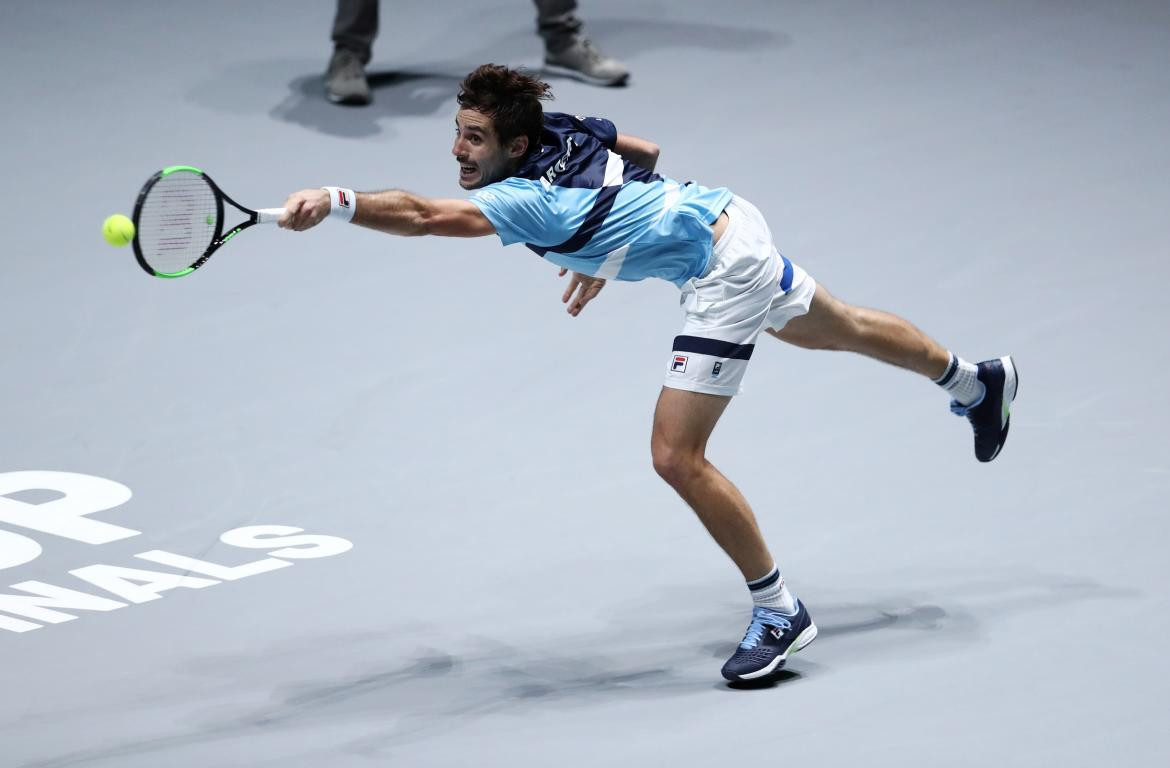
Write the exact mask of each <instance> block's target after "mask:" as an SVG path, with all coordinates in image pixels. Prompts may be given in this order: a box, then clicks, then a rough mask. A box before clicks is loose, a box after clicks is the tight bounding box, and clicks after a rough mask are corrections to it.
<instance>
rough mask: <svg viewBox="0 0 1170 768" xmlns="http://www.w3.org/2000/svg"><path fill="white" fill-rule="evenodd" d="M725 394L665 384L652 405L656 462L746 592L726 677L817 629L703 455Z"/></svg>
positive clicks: (760, 670) (736, 496)
mask: <svg viewBox="0 0 1170 768" xmlns="http://www.w3.org/2000/svg"><path fill="white" fill-rule="evenodd" d="M730 400H731V398H730V397H727V396H721V395H708V394H702V393H699V392H689V391H685V390H679V389H672V388H670V387H664V388H663V389H662V394H661V395H659V397H658V407H657V408H656V409H655V412H654V431H653V436H652V438H651V452H652V453H653V456H654V469H655V470H656V471H657V472H658V474H659V475H661V476H662V478H663V479H664V480H666V482H668V483H669V484H670V485H671V487H672V488H674V489H675V491H677V492H678V494H679V495H680V496H682V498H683V500H684V501H686V502H687V504H689V505H690V507H691V509H693V510H694V511H695V514H696V515H698V517H699V520H701V521H702V523H703V525H704V526H706V528H707V531H708V532H710V534H711V537H712V538H714V539H715V541H716V543H718V544H719V546H720V547H722V548H723V551H724V552H726V553H727V555H728V556H729V557H730V558H731V559H732V561H733V562H735V564H736V566H737V567H738V568H739V570H740V572H741V573H742V574H743V577H744V579H745V580H746V581H747V586H748V589H749V591H750V592H751V596H752V602H753V604H754V607H753V609H752V621H751V624H750V625H749V626H748V630H747V633H746V634H745V635H744V639H743V641H742V642H741V643H740V644H739V647H738V648H737V649H736V651H735V654H734V655H733V656H732V657H731V658H730V659H728V660H727V663H726V664H724V665H723V676H724V677H725V678H727V679H728V680H737V681H742V680H756V679H759V678H763V677H766V676H768V675H771V674H774V673H775V672H776V671H777V670H779V669H781V668H782V667H783V666H784V664H785V662H786V660H787V659H788V656H789V654H791V653H795V652H796V651H799V650H800V649H801V648H804V647H805V646H806V645H808V644H809V643H811V642H812V641H813V638H815V637H816V636H817V628H816V625H815V624H813V621H812V618H811V617H810V616H809V614H808V611H807V610H806V609H805V607H804V606H803V605H802V604H801V603H800V601H799V600H796V599H795V598H794V597H793V596H792V595H791V594H790V593H789V592H788V589H787V587H786V586H785V584H784V579H783V578H781V576H780V570H779V568H777V567H776V564H775V561H773V559H772V555H771V553H769V552H768V547H767V545H766V544H764V538H763V536H761V535H760V528H759V526H758V525H757V524H756V517H755V515H754V514H752V509H751V507H750V506H749V505H748V503H747V500H746V499H744V497H743V494H741V493H740V492H739V489H738V488H736V487H735V485H734V484H733V483H732V482H731V481H730V480H728V479H727V478H726V477H724V476H723V474H722V473H721V472H720V471H719V470H717V469H716V468H715V466H714V465H713V464H711V462H709V461H707V457H706V451H707V439H708V438H709V437H710V436H711V431H712V430H713V429H714V428H715V424H716V423H717V422H718V421H719V417H720V416H721V415H722V414H723V411H724V409H726V408H727V404H728V402H730Z"/></svg>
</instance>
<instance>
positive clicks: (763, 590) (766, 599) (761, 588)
mask: <svg viewBox="0 0 1170 768" xmlns="http://www.w3.org/2000/svg"><path fill="white" fill-rule="evenodd" d="M747 586H748V590H749V591H750V592H751V593H752V602H753V603H755V604H756V605H760V606H763V607H764V608H775V609H776V610H778V611H780V613H796V600H794V599H793V597H792V593H791V592H789V591H788V587H787V586H786V585H785V584H784V578H783V577H782V576H781V575H780V569H779V568H777V567H776V566H772V570H771V571H769V572H768V575H767V576H761V577H760V578H758V579H752V580H751V581H749V582H748V583H747Z"/></svg>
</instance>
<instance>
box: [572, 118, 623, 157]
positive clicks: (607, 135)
mask: <svg viewBox="0 0 1170 768" xmlns="http://www.w3.org/2000/svg"><path fill="white" fill-rule="evenodd" d="M574 118H575V119H576V121H577V123H578V125H580V127H581V130H583V131H585V133H588V134H589V135H590V136H592V137H593V138H595V139H597V140H598V141H600V142H601V143H602V144H604V145H605V146H606V148H607V149H613V148H614V145H615V144H616V143H617V126H615V125H614V124H613V123H612V122H610V121H609V120H606V119H605V118H604V117H581V116H580V115H574Z"/></svg>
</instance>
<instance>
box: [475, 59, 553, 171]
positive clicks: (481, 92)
mask: <svg viewBox="0 0 1170 768" xmlns="http://www.w3.org/2000/svg"><path fill="white" fill-rule="evenodd" d="M551 98H552V89H551V88H550V86H549V84H548V83H545V82H541V81H540V80H537V79H536V78H535V77H532V76H531V75H527V74H525V73H524V72H522V71H520V70H516V69H508V68H507V67H504V66H501V65H499V64H483V65H481V66H479V67H476V68H475V70H474V71H473V72H472V73H471V74H469V75H468V76H467V77H465V78H463V82H462V83H460V84H459V96H458V101H459V106H460V108H461V109H474V110H475V111H476V112H482V113H483V114H485V115H487V116H488V117H490V118H491V119H492V124H493V125H494V126H495V128H496V133H497V134H498V135H499V137H500V143H501V144H505V145H506V144H507V143H508V142H509V141H511V140H512V139H514V138H516V137H517V136H527V137H528V151H529V152H531V151H533V150H534V149H536V148H537V147H539V146H540V132H541V129H542V128H543V126H544V111H543V110H542V109H541V107H540V102H541V100H543V99H551Z"/></svg>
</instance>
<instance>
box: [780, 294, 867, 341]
mask: <svg viewBox="0 0 1170 768" xmlns="http://www.w3.org/2000/svg"><path fill="white" fill-rule="evenodd" d="M767 330H768V333H770V334H772V335H773V336H775V337H776V338H778V339H780V340H781V341H786V342H788V343H789V344H795V345H796V346H798V347H804V348H806V349H844V348H848V347H849V346H850V341H851V340H852V339H853V338H854V337H855V336H856V334H857V322H856V318H855V317H854V312H853V307H852V306H850V305H849V304H846V303H845V302H843V301H841V300H840V299H838V298H837V297H836V296H834V295H833V294H831V293H829V292H828V291H827V290H825V286H823V285H820V284H818V285H817V292H816V293H815V294H813V298H812V302H811V303H810V304H809V308H808V312H806V313H805V314H803V315H800V316H799V317H794V318H792V319H791V320H789V321H788V322H787V323H786V324H785V326H784V327H783V328H781V329H780V330H778V331H777V330H775V329H773V328H769V329H767Z"/></svg>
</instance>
